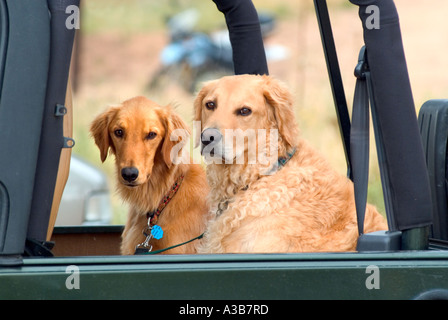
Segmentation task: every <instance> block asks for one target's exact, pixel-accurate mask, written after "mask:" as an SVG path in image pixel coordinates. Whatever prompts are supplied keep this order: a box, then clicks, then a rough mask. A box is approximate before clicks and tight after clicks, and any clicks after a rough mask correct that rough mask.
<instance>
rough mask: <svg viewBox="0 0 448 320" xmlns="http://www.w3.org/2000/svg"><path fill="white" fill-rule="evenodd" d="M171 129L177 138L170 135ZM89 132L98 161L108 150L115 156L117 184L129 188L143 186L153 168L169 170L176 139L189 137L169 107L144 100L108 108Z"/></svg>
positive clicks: (133, 99)
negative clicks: (94, 144)
mask: <svg viewBox="0 0 448 320" xmlns="http://www.w3.org/2000/svg"><path fill="white" fill-rule="evenodd" d="M176 129H181V130H176ZM174 130H176V138H173V136H172V134H173V132H174ZM90 132H91V134H92V136H93V138H94V140H95V143H96V145H97V146H98V148H99V149H100V156H101V161H103V162H104V161H105V160H106V158H107V155H108V153H109V150H110V151H111V153H112V154H114V155H115V162H116V166H117V172H118V178H119V181H120V182H121V183H122V184H124V185H125V186H128V187H135V186H138V185H141V184H144V183H145V182H146V181H147V180H148V179H149V177H150V176H151V173H152V171H153V169H154V166H155V165H159V166H160V165H164V166H166V167H167V168H170V167H171V166H172V164H173V155H172V152H171V151H172V148H173V146H174V145H175V144H176V143H177V141H176V140H177V139H179V137H180V139H181V140H182V141H186V139H187V138H188V135H189V132H188V128H187V126H186V125H185V123H184V122H183V121H182V119H181V118H180V117H179V116H178V115H176V114H175V113H174V112H173V110H172V109H171V107H169V106H167V107H163V108H162V107H160V106H159V105H158V104H156V103H155V102H153V101H151V100H149V99H146V98H145V97H135V98H132V99H129V100H127V101H125V102H123V103H122V104H121V105H120V106H113V107H109V108H108V109H107V110H106V111H105V112H103V113H101V114H100V115H99V116H97V117H96V118H95V120H94V121H93V122H92V124H91V127H90ZM175 156H177V155H175Z"/></svg>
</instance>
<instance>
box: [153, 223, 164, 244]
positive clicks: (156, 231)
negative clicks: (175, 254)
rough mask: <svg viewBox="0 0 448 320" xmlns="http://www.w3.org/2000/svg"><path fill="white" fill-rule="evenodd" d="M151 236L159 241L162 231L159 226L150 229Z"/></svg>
mask: <svg viewBox="0 0 448 320" xmlns="http://www.w3.org/2000/svg"><path fill="white" fill-rule="evenodd" d="M151 234H152V236H153V237H154V239H157V240H160V239H162V237H163V230H162V228H161V227H160V226H158V225H155V226H153V227H152V229H151Z"/></svg>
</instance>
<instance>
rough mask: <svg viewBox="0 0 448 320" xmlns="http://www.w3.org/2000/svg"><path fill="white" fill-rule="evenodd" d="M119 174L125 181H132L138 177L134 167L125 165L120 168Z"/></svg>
mask: <svg viewBox="0 0 448 320" xmlns="http://www.w3.org/2000/svg"><path fill="white" fill-rule="evenodd" d="M121 176H122V177H123V179H124V180H126V181H127V182H133V181H135V180H137V178H138V169H137V168H135V167H126V168H123V169H121Z"/></svg>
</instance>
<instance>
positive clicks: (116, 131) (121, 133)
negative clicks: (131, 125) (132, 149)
mask: <svg viewBox="0 0 448 320" xmlns="http://www.w3.org/2000/svg"><path fill="white" fill-rule="evenodd" d="M114 135H115V136H116V137H118V138H121V137H123V135H124V132H123V130H122V129H117V130H115V131H114Z"/></svg>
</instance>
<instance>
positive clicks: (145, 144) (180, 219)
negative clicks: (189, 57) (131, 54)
mask: <svg viewBox="0 0 448 320" xmlns="http://www.w3.org/2000/svg"><path fill="white" fill-rule="evenodd" d="M176 129H182V130H177V131H176V132H179V133H180V134H182V133H184V136H182V137H180V140H181V141H184V142H185V141H187V139H188V135H189V131H188V128H187V126H186V124H185V123H184V122H183V121H182V119H181V118H180V117H179V116H178V115H177V114H176V113H175V112H174V111H173V110H172V108H171V107H169V106H167V107H164V108H162V107H160V106H159V105H157V104H156V103H154V102H152V101H151V100H149V99H147V98H145V97H135V98H132V99H129V100H127V101H125V102H123V103H122V104H121V105H120V106H114V107H110V108H109V109H107V110H106V111H105V112H103V113H101V114H100V115H99V116H98V117H97V118H96V119H95V120H94V121H93V122H92V125H91V128H90V131H91V134H92V136H93V138H94V140H95V143H96V144H97V146H98V148H99V149H100V154H101V160H102V161H103V162H104V161H105V160H106V157H107V155H108V153H109V150H110V151H111V153H112V154H113V155H114V156H115V164H116V169H117V180H118V184H117V189H118V191H119V193H120V195H121V197H122V198H123V199H124V200H125V201H126V202H127V203H129V205H130V211H129V214H128V218H127V222H126V225H125V229H124V231H123V234H122V246H121V252H122V254H125V255H129V254H134V251H135V247H136V245H137V244H140V243H142V242H143V241H144V240H145V236H144V235H143V234H142V231H143V229H144V228H145V227H146V226H147V216H146V214H147V212H152V211H153V210H154V209H156V208H157V207H158V205H159V202H160V200H161V199H162V198H163V197H164V196H165V195H166V194H167V193H168V191H169V190H170V188H171V187H172V186H173V184H174V182H175V181H176V179H177V178H178V177H179V176H180V175H184V179H183V181H182V183H181V185H180V188H179V189H178V191H177V193H176V194H175V195H174V197H173V198H172V200H171V201H170V202H169V203H168V205H167V206H166V207H165V209H164V210H163V212H162V214H161V215H160V217H159V219H158V225H159V226H160V227H161V228H162V229H163V232H164V233H163V238H162V239H160V240H156V239H152V240H151V241H150V243H149V244H150V245H152V246H153V251H155V250H159V249H164V248H167V247H170V246H172V245H177V244H180V243H183V242H185V241H188V240H191V239H192V238H195V237H197V236H199V235H201V234H202V233H203V231H204V228H205V216H206V213H207V212H208V206H207V204H206V200H205V198H206V194H207V192H208V186H207V182H206V177H205V172H204V170H203V168H202V167H201V166H200V165H197V164H185V163H179V164H175V163H173V159H172V157H173V155H174V156H178V155H179V154H177V155H175V153H172V152H171V151H172V150H173V147H174V146H175V145H176V143H177V142H176V141H172V139H171V134H172V133H173V131H174V130H176ZM175 138H177V137H175ZM172 154H173V155H172ZM176 162H177V161H176ZM190 163H191V162H190ZM124 168H134V171H135V170H137V172H138V177H134V178H135V179H134V178H132V179H131V178H129V177H127V176H126V175H124V174H123V171H122V170H123V169H124ZM198 242H199V240H196V241H193V242H191V243H189V244H186V245H183V246H180V247H177V248H174V249H170V250H168V251H166V252H164V253H169V254H174V253H196V250H197V245H198Z"/></svg>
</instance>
